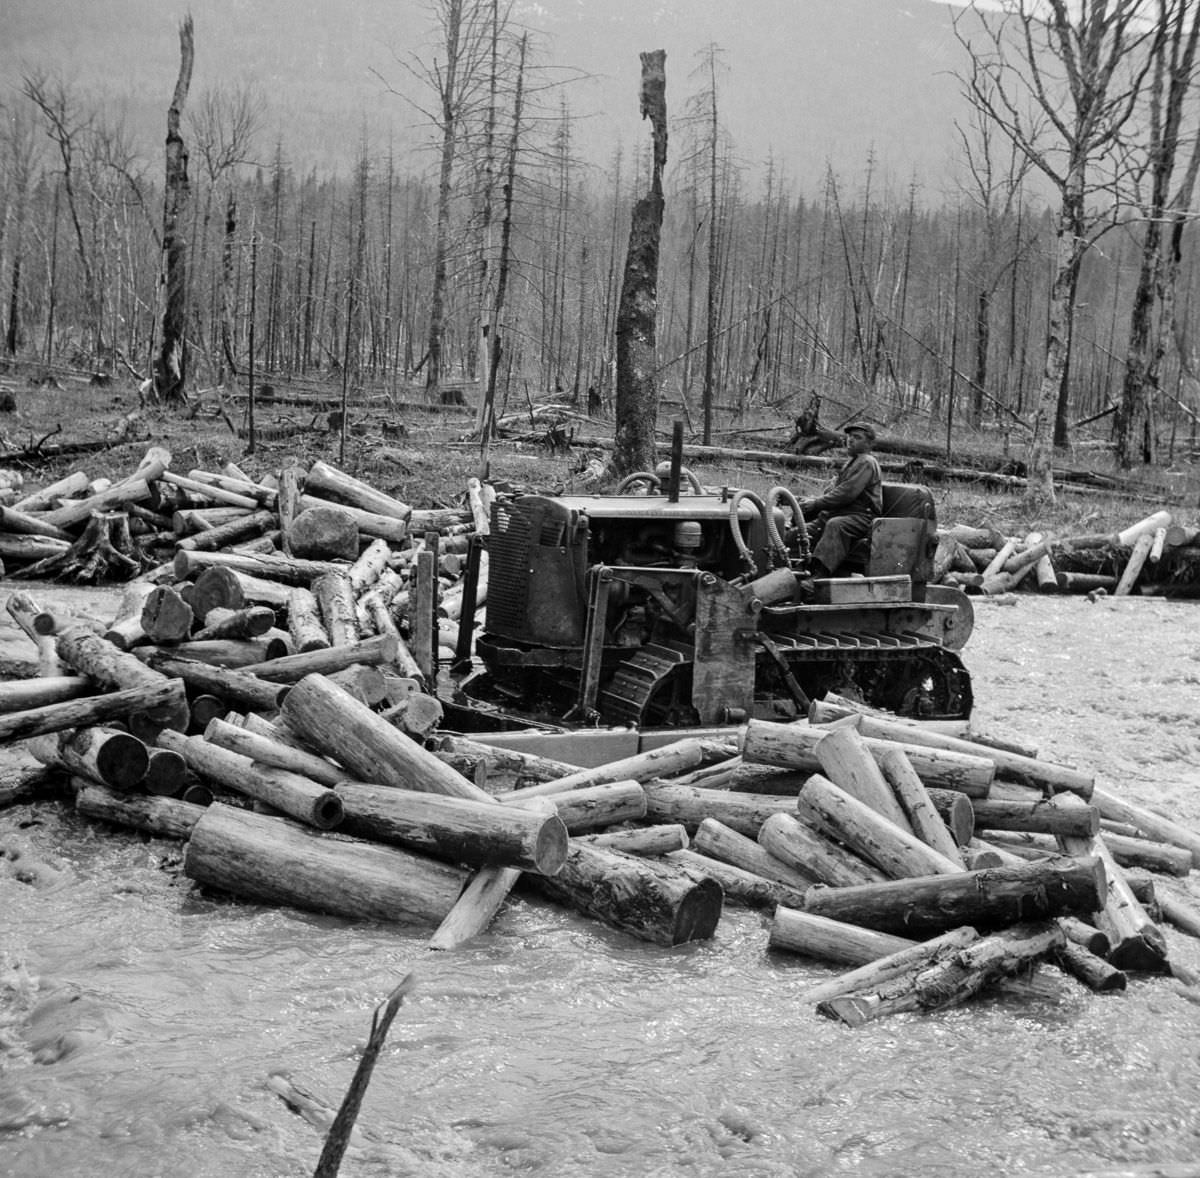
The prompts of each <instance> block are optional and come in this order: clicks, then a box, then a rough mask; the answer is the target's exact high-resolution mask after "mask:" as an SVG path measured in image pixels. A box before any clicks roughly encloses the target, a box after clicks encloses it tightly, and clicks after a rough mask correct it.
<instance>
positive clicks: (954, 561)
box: [933, 510, 1200, 598]
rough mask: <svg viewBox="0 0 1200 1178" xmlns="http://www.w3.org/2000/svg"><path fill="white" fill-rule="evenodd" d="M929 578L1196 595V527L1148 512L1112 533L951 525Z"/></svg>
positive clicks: (978, 590) (1001, 589)
mask: <svg viewBox="0 0 1200 1178" xmlns="http://www.w3.org/2000/svg"><path fill="white" fill-rule="evenodd" d="M933 579H934V581H935V582H939V583H941V584H944V585H955V586H958V587H959V588H961V589H963V590H964V591H965V592H967V593H972V594H982V595H985V596H994V595H996V594H1001V593H1008V592H1011V591H1013V590H1029V591H1032V592H1037V593H1082V594H1090V595H1092V597H1093V598H1094V597H1096V596H1103V595H1107V594H1112V595H1114V596H1116V597H1124V596H1128V595H1130V594H1134V595H1139V596H1160V595H1162V596H1178V597H1194V596H1197V595H1200V528H1198V527H1195V526H1191V525H1187V524H1183V523H1178V522H1176V521H1175V519H1174V517H1173V516H1172V513H1171V512H1169V511H1165V510H1164V511H1156V512H1154V513H1153V514H1151V515H1149V516H1146V517H1145V518H1144V519H1141V520H1138V521H1136V522H1134V523H1131V524H1130V525H1129V526H1127V527H1125V528H1123V529H1122V530H1121V531H1119V532H1097V533H1090V534H1086V535H1074V536H1061V537H1056V536H1051V535H1047V534H1043V533H1041V532H1031V533H1028V534H1026V535H1024V536H1005V535H1003V534H1002V533H1000V532H997V531H995V530H994V529H991V528H975V527H968V526H965V525H955V526H952V527H948V528H944V529H942V530H941V531H940V532H939V533H938V548H937V554H936V556H935V558H934V569H933Z"/></svg>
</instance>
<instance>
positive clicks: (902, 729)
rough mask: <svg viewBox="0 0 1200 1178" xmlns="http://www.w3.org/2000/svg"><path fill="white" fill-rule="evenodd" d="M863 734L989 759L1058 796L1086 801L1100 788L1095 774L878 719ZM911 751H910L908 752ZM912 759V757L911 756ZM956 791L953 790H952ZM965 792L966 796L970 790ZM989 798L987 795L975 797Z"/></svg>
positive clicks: (868, 720)
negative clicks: (1064, 795)
mask: <svg viewBox="0 0 1200 1178" xmlns="http://www.w3.org/2000/svg"><path fill="white" fill-rule="evenodd" d="M860 729H861V731H862V734H863V735H864V736H866V737H874V738H876V739H879V740H891V741H896V742H903V743H907V744H914V745H921V746H922V747H925V748H930V749H938V750H941V751H943V752H951V753H959V754H961V755H962V756H967V757H987V758H988V759H989V760H991V761H992V763H993V764H994V765H995V767H996V773H997V774H998V775H999V776H1001V777H1006V778H1009V779H1011V780H1014V781H1018V782H1020V783H1021V784H1022V785H1033V786H1038V787H1039V788H1043V789H1048V790H1051V791H1053V792H1054V793H1063V792H1069V793H1074V794H1078V795H1079V796H1080V797H1081V798H1083V799H1084V800H1085V801H1086V800H1087V799H1088V798H1090V797H1091V795H1092V791H1093V789H1095V786H1096V777H1095V774H1093V773H1084V772H1081V771H1080V770H1078V769H1071V768H1069V767H1067V766H1065V765H1055V764H1052V763H1051V762H1049V761H1042V760H1035V759H1033V758H1031V757H1023V756H1020V755H1019V754H1017V753H1010V752H1007V751H1006V750H1005V749H999V748H996V747H994V746H983V745H978V744H975V743H974V742H972V741H969V740H963V739H961V738H960V737H955V736H945V735H943V734H942V733H939V732H927V731H925V730H924V729H922V728H914V727H913V726H911V725H903V724H897V723H895V722H894V721H890V720H884V719H881V718H880V717H878V716H867V715H864V716H863V718H862V722H861V725H860ZM906 751H907V750H906ZM909 755H910V756H911V753H910V754H909ZM914 767H916V768H917V772H918V773H919V774H920V776H921V779H922V780H923V781H925V784H926V785H930V784H940V783H937V782H930V781H929V780H928V779H927V778H926V776H925V774H924V773H921V771H920V768H919V767H918V766H915V763H914ZM952 788H953V787H952ZM962 792H964V793H966V792H967V791H966V790H963V791H962ZM975 796H977V797H978V796H986V795H978V794H977V795H975Z"/></svg>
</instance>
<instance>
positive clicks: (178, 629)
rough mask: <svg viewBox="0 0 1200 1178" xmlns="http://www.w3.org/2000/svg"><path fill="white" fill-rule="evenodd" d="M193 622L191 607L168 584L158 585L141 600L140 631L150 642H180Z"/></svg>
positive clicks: (169, 644)
mask: <svg viewBox="0 0 1200 1178" xmlns="http://www.w3.org/2000/svg"><path fill="white" fill-rule="evenodd" d="M195 623H196V615H195V614H194V613H192V607H191V606H190V605H189V604H188V603H187V602H186V601H185V600H184V599H183V598H182V597H181V596H180V594H179V592H178V590H176V589H174V588H172V587H171V586H170V585H159V586H158V587H157V588H155V589H153V590H152V591H151V592H150V594H149V595H148V596H147V597H146V600H145V601H144V602H142V614H141V624H142V633H144V634H145V635H146V637H147V638H149V639H150V641H151V642H159V643H162V644H163V645H164V646H171V645H174V644H175V643H177V642H182V641H183V640H184V639H185V638H187V636H188V635H189V634H190V633H191V632H192V627H193V626H194V625H195Z"/></svg>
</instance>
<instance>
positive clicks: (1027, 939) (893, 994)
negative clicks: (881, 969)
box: [817, 923, 1065, 1027]
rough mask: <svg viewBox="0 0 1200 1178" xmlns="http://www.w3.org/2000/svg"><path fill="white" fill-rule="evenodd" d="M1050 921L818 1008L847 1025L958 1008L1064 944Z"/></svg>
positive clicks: (997, 937) (1010, 931) (1008, 931)
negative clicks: (919, 1011)
mask: <svg viewBox="0 0 1200 1178" xmlns="http://www.w3.org/2000/svg"><path fill="white" fill-rule="evenodd" d="M1064 941H1065V938H1064V937H1063V933H1062V930H1061V929H1060V928H1059V927H1058V926H1057V925H1056V924H1053V923H1041V924H1022V925H1016V926H1014V927H1013V928H1010V929H1005V930H1004V931H1003V932H999V933H994V934H993V935H991V936H989V937H983V938H981V939H980V940H978V941H975V942H973V943H972V944H970V945H967V946H966V947H964V948H962V949H959V950H958V951H957V952H955V953H953V954H951V955H948V956H947V957H945V958H942V959H941V960H938V961H936V962H934V963H933V964H931V965H927V966H922V967H918V968H916V969H914V970H912V971H911V972H909V973H906V974H901V975H899V976H898V977H895V978H892V979H891V980H889V981H888V982H886V983H884V984H883V985H882V986H880V987H879V988H878V989H877V990H873V991H863V990H859V991H857V992H855V993H853V994H846V995H843V996H841V997H839V998H829V999H826V1000H825V1001H823V1002H819V1003H818V1004H817V1011H818V1013H820V1014H823V1015H826V1016H827V1017H829V1018H835V1019H838V1020H840V1021H841V1022H843V1023H845V1024H846V1025H847V1026H851V1027H858V1026H862V1024H863V1023H865V1022H869V1021H870V1020H872V1019H876V1018H883V1017H885V1016H887V1015H891V1014H898V1013H901V1012H903V1011H911V1010H941V1009H945V1008H946V1007H948V1006H956V1005H958V1004H960V1003H962V1002H965V1001H966V1000H967V999H968V998H970V997H972V996H973V995H975V994H978V993H979V991H980V990H982V989H984V988H985V987H987V986H989V985H991V984H992V983H993V982H996V981H998V980H999V979H1001V978H1004V977H1008V976H1011V975H1013V974H1016V973H1018V972H1019V971H1021V970H1022V969H1025V968H1027V967H1028V965H1029V964H1030V963H1031V962H1033V961H1037V960H1039V959H1040V958H1042V957H1045V956H1046V955H1047V954H1049V953H1052V952H1055V951H1057V950H1058V949H1059V948H1061V947H1062V945H1063V944H1064Z"/></svg>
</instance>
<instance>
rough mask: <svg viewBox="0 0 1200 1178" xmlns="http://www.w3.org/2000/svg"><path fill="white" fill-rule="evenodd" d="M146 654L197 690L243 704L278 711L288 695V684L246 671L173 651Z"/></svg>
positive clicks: (237, 704)
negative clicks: (179, 656) (187, 656)
mask: <svg viewBox="0 0 1200 1178" xmlns="http://www.w3.org/2000/svg"><path fill="white" fill-rule="evenodd" d="M146 657H147V658H148V659H149V661H150V664H151V666H153V667H154V668H155V669H156V670H158V671H161V672H162V673H163V674H164V675H169V676H170V677H171V678H172V679H182V680H183V681H184V683H186V684H187V685H188V687H190V688H191V689H192V690H193V691H200V692H203V693H204V694H205V695H215V696H218V697H219V698H220V699H223V700H226V701H227V702H228V703H230V704H232V705H235V706H237V707H239V708H249V709H251V710H252V711H264V712H270V711H274V710H275V709H276V708H277V707H279V706H280V704H281V703H282V702H283V699H284V697H285V696H286V695H287V691H288V689H287V688H286V687H283V686H281V685H280V684H278V683H268V682H266V681H264V680H262V679H259V678H258V677H257V676H256V675H251V674H248V673H247V672H246V671H236V670H231V669H230V668H229V667H214V666H212V665H211V664H209V663H202V662H199V661H198V660H196V659H184V658H175V657H174V656H173V655H172V654H171V653H169V652H159V651H151V652H149V653H148V654H147V656H146Z"/></svg>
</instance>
